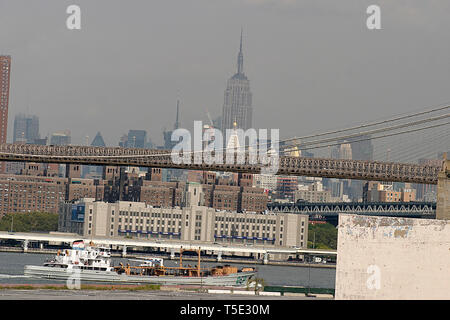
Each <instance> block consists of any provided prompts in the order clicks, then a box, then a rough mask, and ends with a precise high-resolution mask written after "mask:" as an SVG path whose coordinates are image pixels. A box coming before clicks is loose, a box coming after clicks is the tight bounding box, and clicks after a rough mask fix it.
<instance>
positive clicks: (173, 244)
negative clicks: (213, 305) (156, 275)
mask: <svg viewBox="0 0 450 320" xmlns="http://www.w3.org/2000/svg"><path fill="white" fill-rule="evenodd" d="M0 239H3V240H7V239H11V240H19V241H23V242H24V244H23V247H24V251H26V250H27V248H28V244H29V242H30V241H38V242H44V241H49V242H63V243H68V244H71V243H72V242H73V241H75V240H81V239H83V240H84V241H85V242H90V241H93V242H94V243H95V244H98V245H108V246H119V247H122V249H123V251H122V252H123V253H124V254H126V249H127V248H130V247H144V248H164V249H167V250H168V251H169V252H171V255H172V257H173V256H174V254H175V253H176V252H179V251H180V249H181V248H183V250H193V251H195V250H198V249H200V250H201V251H211V252H214V253H216V254H217V255H218V257H221V255H222V254H225V253H253V254H261V255H262V256H264V260H265V262H267V260H268V254H279V253H282V254H317V255H337V252H336V251H335V250H309V249H308V250H306V249H300V248H289V249H286V248H277V247H264V246H258V245H253V246H236V245H221V244H211V243H192V242H181V241H173V240H137V239H122V238H93V239H87V238H84V237H82V236H79V235H75V234H50V233H25V232H7V231H0Z"/></svg>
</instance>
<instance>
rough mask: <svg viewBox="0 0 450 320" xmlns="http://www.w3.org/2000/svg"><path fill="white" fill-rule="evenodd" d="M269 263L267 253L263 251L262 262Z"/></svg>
mask: <svg viewBox="0 0 450 320" xmlns="http://www.w3.org/2000/svg"><path fill="white" fill-rule="evenodd" d="M268 263H269V254H268V253H267V252H265V253H264V259H263V264H268Z"/></svg>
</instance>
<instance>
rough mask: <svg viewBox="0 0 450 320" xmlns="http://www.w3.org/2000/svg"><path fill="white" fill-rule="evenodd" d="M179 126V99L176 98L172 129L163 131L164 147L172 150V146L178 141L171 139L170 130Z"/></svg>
mask: <svg viewBox="0 0 450 320" xmlns="http://www.w3.org/2000/svg"><path fill="white" fill-rule="evenodd" d="M178 128H180V101H179V100H177V117H176V120H175V124H174V125H173V130H167V131H164V132H163V135H164V149H166V150H172V148H173V147H174V146H175V145H176V144H177V143H178V142H177V141H172V132H173V131H174V130H177V129H178Z"/></svg>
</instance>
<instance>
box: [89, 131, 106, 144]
mask: <svg viewBox="0 0 450 320" xmlns="http://www.w3.org/2000/svg"><path fill="white" fill-rule="evenodd" d="M91 146H93V147H106V144H105V141H104V140H103V137H102V134H101V133H100V132H97V134H96V135H95V138H94V140H92V143H91Z"/></svg>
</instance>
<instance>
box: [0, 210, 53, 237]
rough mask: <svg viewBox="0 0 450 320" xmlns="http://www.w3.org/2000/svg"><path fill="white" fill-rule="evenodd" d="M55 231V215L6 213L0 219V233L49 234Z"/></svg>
mask: <svg viewBox="0 0 450 320" xmlns="http://www.w3.org/2000/svg"><path fill="white" fill-rule="evenodd" d="M11 228H12V230H11ZM57 230H58V214H57V213H48V212H17V213H8V214H6V215H4V216H3V217H2V218H1V219H0V231H15V232H49V231H57Z"/></svg>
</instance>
